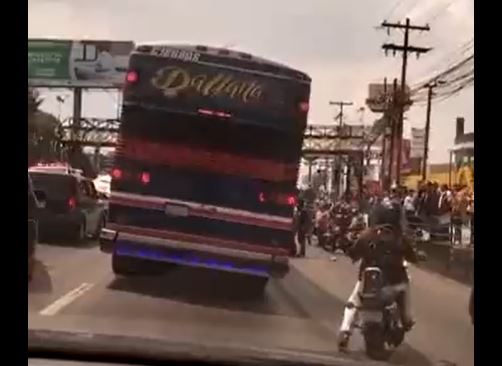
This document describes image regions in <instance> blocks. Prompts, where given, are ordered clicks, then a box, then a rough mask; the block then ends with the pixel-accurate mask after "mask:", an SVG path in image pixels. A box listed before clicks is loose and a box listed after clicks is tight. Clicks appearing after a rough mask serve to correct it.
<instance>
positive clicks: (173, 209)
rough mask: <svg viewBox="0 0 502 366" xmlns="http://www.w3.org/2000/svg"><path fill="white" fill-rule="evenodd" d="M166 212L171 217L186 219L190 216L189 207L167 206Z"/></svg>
mask: <svg viewBox="0 0 502 366" xmlns="http://www.w3.org/2000/svg"><path fill="white" fill-rule="evenodd" d="M164 212H165V213H166V215H169V216H182V217H186V216H188V207H185V206H178V205H170V204H166V207H165V209H164Z"/></svg>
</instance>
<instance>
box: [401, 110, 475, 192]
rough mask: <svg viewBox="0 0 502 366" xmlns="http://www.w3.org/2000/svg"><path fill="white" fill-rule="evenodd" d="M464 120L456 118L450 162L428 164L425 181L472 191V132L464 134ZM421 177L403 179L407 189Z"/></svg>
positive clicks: (416, 183)
mask: <svg viewBox="0 0 502 366" xmlns="http://www.w3.org/2000/svg"><path fill="white" fill-rule="evenodd" d="M464 126H465V119H464V118H463V117H458V118H457V120H456V131H455V139H454V143H453V147H452V148H451V149H450V162H449V163H442V164H429V165H428V167H427V180H429V181H432V182H437V183H439V184H448V185H449V186H453V185H455V184H462V185H466V186H468V187H469V188H470V189H471V190H474V132H468V133H465V131H464ZM421 180H422V176H421V175H420V174H418V173H416V174H410V175H408V176H406V177H404V184H405V185H406V186H407V187H410V188H415V187H417V185H418V182H420V181H421Z"/></svg>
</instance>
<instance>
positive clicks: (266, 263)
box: [99, 229, 289, 278]
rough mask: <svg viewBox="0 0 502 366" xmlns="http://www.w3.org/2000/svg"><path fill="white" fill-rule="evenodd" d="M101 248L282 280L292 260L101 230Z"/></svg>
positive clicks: (145, 257)
mask: <svg viewBox="0 0 502 366" xmlns="http://www.w3.org/2000/svg"><path fill="white" fill-rule="evenodd" d="M99 246H100V249H101V251H102V252H104V253H113V255H118V256H128V257H134V258H138V259H143V260H147V261H155V262H166V263H174V264H180V265H186V266H191V267H201V268H209V269H215V270H220V271H226V272H234V273H241V274H247V275H252V276H259V277H275V278H282V277H284V276H285V275H286V274H287V273H288V271H289V259H288V257H287V256H284V255H271V254H265V253H257V252H250V251H243V250H237V249H232V248H226V247H218V246H214V245H205V244H194V243H190V242H184V241H178V240H166V239H162V238H156V237H150V236H145V235H137V234H130V233H122V232H117V231H115V230H110V229H102V231H101V235H100V239H99Z"/></svg>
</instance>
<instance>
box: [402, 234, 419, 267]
mask: <svg viewBox="0 0 502 366" xmlns="http://www.w3.org/2000/svg"><path fill="white" fill-rule="evenodd" d="M403 243H404V259H406V261H408V262H410V263H418V262H419V260H418V256H417V253H416V251H415V249H414V248H413V245H412V241H411V240H410V239H409V238H408V237H406V236H403Z"/></svg>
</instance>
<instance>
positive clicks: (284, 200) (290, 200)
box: [258, 192, 298, 206]
mask: <svg viewBox="0 0 502 366" xmlns="http://www.w3.org/2000/svg"><path fill="white" fill-rule="evenodd" d="M258 201H259V202H260V203H265V202H273V203H276V204H279V205H285V206H286V205H287V206H296V205H297V203H298V200H297V198H296V196H295V195H293V194H281V193H279V194H271V195H265V193H263V192H260V194H258Z"/></svg>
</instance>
